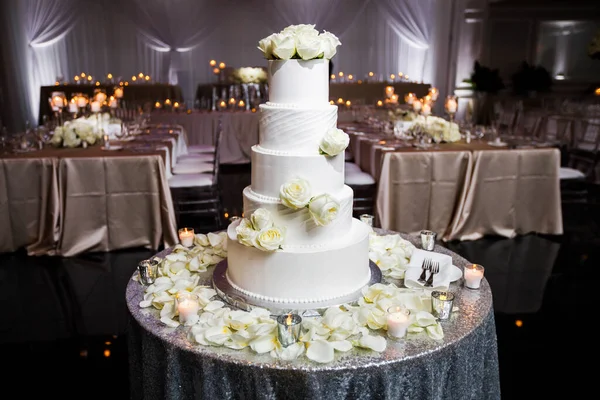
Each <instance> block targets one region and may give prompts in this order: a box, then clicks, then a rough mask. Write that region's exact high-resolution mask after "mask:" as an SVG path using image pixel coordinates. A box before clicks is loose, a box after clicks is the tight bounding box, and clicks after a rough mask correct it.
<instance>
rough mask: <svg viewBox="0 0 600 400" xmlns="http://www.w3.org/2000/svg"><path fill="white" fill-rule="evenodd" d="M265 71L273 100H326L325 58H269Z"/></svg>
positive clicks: (312, 102)
mask: <svg viewBox="0 0 600 400" xmlns="http://www.w3.org/2000/svg"><path fill="white" fill-rule="evenodd" d="M267 73H268V80H269V101H272V102H273V103H289V104H307V105H312V106H320V105H323V104H327V103H329V61H328V60H309V61H304V60H269V62H268V67H267Z"/></svg>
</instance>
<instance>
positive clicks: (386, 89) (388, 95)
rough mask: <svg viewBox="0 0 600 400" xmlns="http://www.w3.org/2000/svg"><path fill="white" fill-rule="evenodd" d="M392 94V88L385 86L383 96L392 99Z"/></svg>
mask: <svg viewBox="0 0 600 400" xmlns="http://www.w3.org/2000/svg"><path fill="white" fill-rule="evenodd" d="M393 94H394V87H393V86H386V87H385V96H386V97H387V98H390V97H392V95H393Z"/></svg>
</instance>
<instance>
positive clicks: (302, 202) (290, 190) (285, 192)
mask: <svg viewBox="0 0 600 400" xmlns="http://www.w3.org/2000/svg"><path fill="white" fill-rule="evenodd" d="M279 197H280V198H281V202H282V203H283V205H284V206H286V207H289V208H291V209H294V210H297V209H299V208H303V207H306V205H307V204H308V202H309V201H310V198H311V189H310V184H309V183H308V182H307V181H306V180H304V179H302V178H296V179H292V180H291V181H289V182H287V183H284V184H283V185H281V188H280V189H279Z"/></svg>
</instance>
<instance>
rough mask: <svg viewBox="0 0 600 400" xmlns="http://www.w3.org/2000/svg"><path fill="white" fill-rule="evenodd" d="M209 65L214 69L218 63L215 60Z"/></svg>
mask: <svg viewBox="0 0 600 400" xmlns="http://www.w3.org/2000/svg"><path fill="white" fill-rule="evenodd" d="M208 65H210V66H211V67H214V66H215V65H217V61H215V60H210V61H209V62H208Z"/></svg>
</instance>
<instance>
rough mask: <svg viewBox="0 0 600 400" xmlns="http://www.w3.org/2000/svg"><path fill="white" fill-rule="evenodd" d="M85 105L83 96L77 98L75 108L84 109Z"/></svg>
mask: <svg viewBox="0 0 600 400" xmlns="http://www.w3.org/2000/svg"><path fill="white" fill-rule="evenodd" d="M86 105H87V99H86V98H85V97H84V96H77V107H79V108H84V107H85V106H86Z"/></svg>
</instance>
